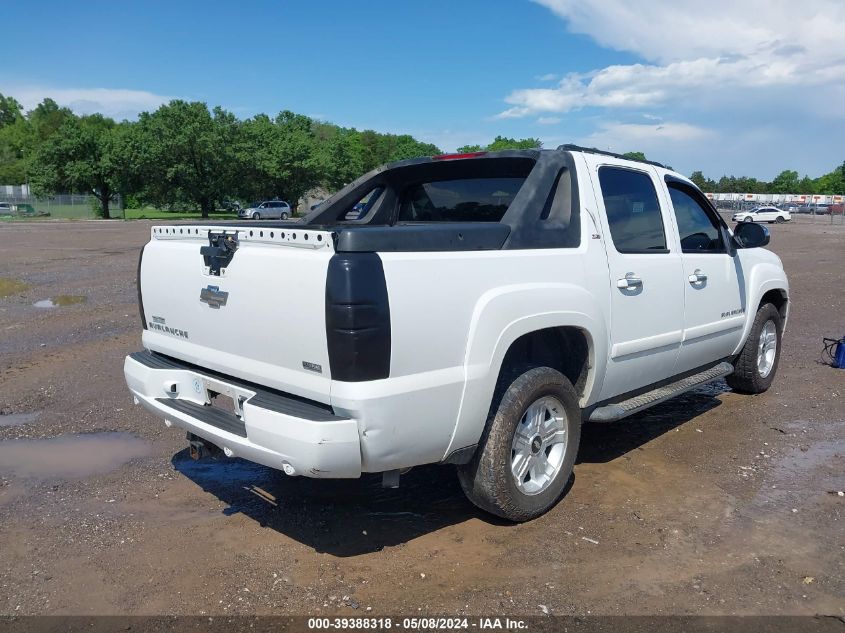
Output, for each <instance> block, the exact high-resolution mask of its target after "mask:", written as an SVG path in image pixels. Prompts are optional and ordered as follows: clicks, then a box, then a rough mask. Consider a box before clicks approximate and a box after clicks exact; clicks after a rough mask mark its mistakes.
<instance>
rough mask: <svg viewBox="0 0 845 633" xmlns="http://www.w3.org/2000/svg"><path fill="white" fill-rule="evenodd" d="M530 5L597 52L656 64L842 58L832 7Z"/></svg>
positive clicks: (815, 2) (732, 2)
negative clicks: (774, 54) (776, 55)
mask: <svg viewBox="0 0 845 633" xmlns="http://www.w3.org/2000/svg"><path fill="white" fill-rule="evenodd" d="M535 1H536V2H537V3H538V4H541V5H543V6H546V7H548V8H549V9H551V10H552V11H553V12H554V13H556V14H557V15H558V16H560V17H561V18H563V19H565V20H566V21H567V22H568V23H569V28H570V29H571V30H572V31H574V32H576V33H584V34H586V35H589V36H590V37H592V38H593V39H594V40H595V41H596V42H598V43H599V44H601V45H602V46H604V47H607V48H614V49H617V50H624V51H630V52H633V53H637V54H638V55H640V56H642V57H643V58H645V59H648V60H651V61H656V62H660V63H663V64H665V63H670V62H673V61H680V60H689V59H698V58H701V57H725V56H733V55H748V56H753V55H755V54H757V53H759V52H761V51H763V50H766V49H769V50H776V49H778V48H780V49H782V50H781V54H788V53H790V52H792V53H800V52H801V51H800V50H798V49H799V48H803V49H805V52H808V53H810V56H812V57H819V58H823V59H828V60H830V59H831V58H837V57H842V54H843V49H842V29H843V24H845V3H842V2H841V1H840V0H803V2H795V1H794V0H742V1H739V2H738V1H737V0H709V1H708V2H701V1H700V0H649V1H648V2H630V1H629V0H535ZM784 47H786V48H784Z"/></svg>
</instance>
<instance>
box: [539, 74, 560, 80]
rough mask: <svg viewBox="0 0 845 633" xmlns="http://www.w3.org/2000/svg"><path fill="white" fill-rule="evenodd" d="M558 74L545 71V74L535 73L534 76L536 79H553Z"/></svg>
mask: <svg viewBox="0 0 845 633" xmlns="http://www.w3.org/2000/svg"><path fill="white" fill-rule="evenodd" d="M557 78H558V76H557V74H556V73H546V74H545V75H537V76H536V77H534V79H536V80H537V81H554V80H555V79H557Z"/></svg>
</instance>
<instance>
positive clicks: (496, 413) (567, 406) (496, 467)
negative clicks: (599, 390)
mask: <svg viewBox="0 0 845 633" xmlns="http://www.w3.org/2000/svg"><path fill="white" fill-rule="evenodd" d="M543 396H552V397H554V398H556V399H557V400H558V401H560V403H561V404H562V405H563V409H564V413H565V428H566V433H567V444H566V449H565V451H564V456H563V461H562V463H561V465H560V468H559V469H558V472H557V474H556V475H555V476H554V478H553V479H552V480H551V481H550V482H549V483H548V485H547V487H545V488H544V489H542V490H541V491H540V492H537V493H536V494H526V493H524V492H522V491H520V490H519V488H517V484H516V479H515V478H514V476H513V474H512V473H511V461H512V459H513V457H512V453H511V449H512V443H513V437H514V433H515V431H516V428H517V425H518V424H519V422H520V421H521V420H522V417H523V415H524V414H525V412H526V410H527V409H528V407H529V405H531V404H532V403H534V402H536V401H537V400H539V399H540V398H542V397H543ZM580 439H581V409H580V407H579V405H578V394H577V393H576V392H575V389H574V388H573V387H572V384H571V383H570V382H569V380H567V379H566V377H565V376H564V375H563V374H561V373H560V372H558V371H556V370H554V369H551V368H549V367H534V368H530V369H529V368H525V367H523V368H520V369H515V370H514V371H511V372H508V374H507V375H506V376H503V377H502V379H500V383H499V387H498V388H497V389H496V393H495V394H494V397H493V406H491V408H490V414H489V415H488V418H487V425H486V426H485V429H484V433H483V434H482V436H481V440H480V442H479V444H478V450H476V452H475V455H474V456H473V458H472V460H471V461H470V462H469V463H468V464H465V465H463V466H459V467H458V478H459V479H460V482H461V488H463V491H464V493H465V494H466V496H467V497H468V498H469V500H470V501H472V502H473V503H474V504H475V505H476V506H478V507H479V508H481V509H482V510H485V511H487V512H490V513H491V514H495V515H496V516H500V517H502V518H505V519H508V520H510V521H516V522H520V521H529V520H531V519H534V518H536V517H538V516H540V515H542V514H543V513H545V512H546V511H547V510H549V508H551V507H552V506H553V505H554V504H555V503H557V501H558V500H559V499H560V497H561V495H562V494H563V491H564V489H565V488H566V484H567V483H568V481H569V479H570V477H571V476H572V469H573V467H574V465H575V457H576V455H577V454H578V443H579V441H580Z"/></svg>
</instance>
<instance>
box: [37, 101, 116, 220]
mask: <svg viewBox="0 0 845 633" xmlns="http://www.w3.org/2000/svg"><path fill="white" fill-rule="evenodd" d="M116 128H117V124H116V123H115V122H114V121H113V120H112V119H109V118H106V117H104V116H102V115H101V114H92V115H89V116H83V117H81V118H78V119H77V118H75V117H74V118H70V119H67V120H65V122H64V123H63V124H62V125H61V127H60V128H59V129H58V130H57V131H56V133H54V134H53V135H52V136H50V137H49V138H47V140H45V141H44V142H43V143H42V144H41V146H40V147H39V148H38V151H37V152H36V154H35V157H34V159H33V174H32V185H33V189H34V191H35V192H36V193H39V192H44V193H47V192H49V193H53V192H56V191H60V190H70V191H84V192H86V193H91V194H93V195H94V197H96V198H97V200H98V201H99V203H100V209H101V211H102V215H103V218H105V219H109V217H110V214H109V203H110V202H111V201H112V199H113V198H114V196H115V194H116V193H117V190H118V187H119V182H120V177H121V175H120V167H119V162H118V160H116V158H117V152H116V150H117V145H116V140H117V135H116V132H115V131H116Z"/></svg>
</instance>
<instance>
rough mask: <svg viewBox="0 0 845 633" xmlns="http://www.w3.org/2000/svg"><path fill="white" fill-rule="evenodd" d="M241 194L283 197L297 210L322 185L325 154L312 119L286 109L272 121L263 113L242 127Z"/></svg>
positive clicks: (240, 143) (239, 148)
mask: <svg viewBox="0 0 845 633" xmlns="http://www.w3.org/2000/svg"><path fill="white" fill-rule="evenodd" d="M238 156H239V163H240V165H241V173H242V177H241V182H240V185H239V191H240V192H241V194H242V195H244V196H246V197H247V198H251V199H256V200H257V199H268V198H273V197H279V198H283V199H285V200H287V201H288V202H289V203H290V205H291V207H292V208H294V209H295V208H296V206H297V204H298V202H299V199H300V198H301V197H302V196H303V195H305V193H306V192H307V191H308V190H309V189H312V188H313V187H315V186H316V185H318V184H320V181H321V177H322V176H323V172H322V171H321V168H324V166H325V162H324V161H325V160H326V156H325V155H320V154H318V152H317V142H316V136H315V134H314V130H313V129H312V121H311V119H310V118H308V117H306V116H304V115H301V114H295V113H293V112H290V111H289V110H285V111H283V112H281V113H279V115H278V116H277V117H276V118H275V119H271V118H270V117H268V116H267V115H265V114H260V115H258V116H256V117H254V118H252V119H250V120H248V121H245V122H244V123H243V124H242V127H241V138H240V141H239V143H238Z"/></svg>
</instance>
